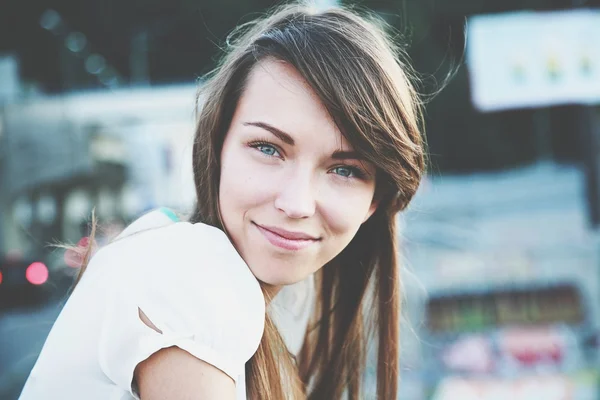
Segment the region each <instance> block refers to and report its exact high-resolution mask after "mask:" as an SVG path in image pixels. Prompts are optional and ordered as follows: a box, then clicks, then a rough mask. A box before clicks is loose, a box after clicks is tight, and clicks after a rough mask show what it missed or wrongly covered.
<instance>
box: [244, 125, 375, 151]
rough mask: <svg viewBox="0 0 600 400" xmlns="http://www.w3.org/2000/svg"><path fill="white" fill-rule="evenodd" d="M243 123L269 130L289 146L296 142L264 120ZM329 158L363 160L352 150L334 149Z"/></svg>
mask: <svg viewBox="0 0 600 400" xmlns="http://www.w3.org/2000/svg"><path fill="white" fill-rule="evenodd" d="M243 125H244V126H256V127H258V128H261V129H264V130H266V131H268V132H271V133H272V134H273V135H275V136H276V137H277V138H278V139H280V140H281V141H282V142H284V143H286V144H289V145H290V146H294V145H295V144H296V142H295V141H294V139H293V138H292V136H291V135H290V134H289V133H286V132H284V131H282V130H281V129H279V128H275V127H274V126H273V125H270V124H268V123H266V122H260V121H252V122H244V123H243ZM331 158H333V159H335V160H364V157H361V156H360V155H359V154H358V153H357V152H356V151H354V150H337V151H334V152H333V154H332V155H331Z"/></svg>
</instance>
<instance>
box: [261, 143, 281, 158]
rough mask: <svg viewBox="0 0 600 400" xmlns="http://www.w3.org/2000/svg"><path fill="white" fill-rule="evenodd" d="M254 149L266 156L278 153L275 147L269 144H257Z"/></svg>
mask: <svg viewBox="0 0 600 400" xmlns="http://www.w3.org/2000/svg"><path fill="white" fill-rule="evenodd" d="M256 149H257V150H258V151H260V152H261V153H263V154H264V155H266V156H271V157H275V156H277V155H278V154H279V152H278V151H277V149H276V148H275V147H273V146H271V145H269V144H259V145H258V146H256Z"/></svg>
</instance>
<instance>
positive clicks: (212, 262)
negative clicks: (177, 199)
mask: <svg viewBox="0 0 600 400" xmlns="http://www.w3.org/2000/svg"><path fill="white" fill-rule="evenodd" d="M92 263H100V264H103V265H98V266H96V267H95V268H96V270H98V269H101V268H103V267H104V266H108V265H110V266H111V268H110V270H111V274H112V275H113V276H112V277H111V280H109V282H110V283H109V285H110V286H111V288H110V289H109V290H108V291H107V292H106V293H107V298H106V299H105V302H106V308H105V312H104V315H102V316H100V318H102V328H101V332H100V343H99V349H98V351H99V361H100V366H101V368H102V370H103V371H104V373H105V374H106V376H107V377H108V378H109V379H110V380H111V381H113V382H114V383H115V384H117V385H118V386H119V387H121V388H123V389H125V390H128V391H129V392H130V393H131V394H132V395H134V393H133V391H132V388H131V385H132V380H133V374H134V370H135V367H136V366H137V365H138V364H139V363H140V362H141V361H143V360H145V359H147V358H148V357H149V356H150V355H152V354H153V353H155V352H156V351H158V350H160V349H163V348H167V347H171V346H177V347H179V348H181V349H183V350H185V351H187V352H188V353H190V354H191V355H193V356H194V357H197V358H198V359H201V360H203V361H205V362H207V363H209V364H211V365H214V366H215V367H217V368H218V369H220V370H222V371H223V372H225V373H226V374H227V375H229V376H230V377H231V378H233V379H234V380H237V379H238V377H239V376H240V375H241V374H243V373H244V365H245V363H246V362H247V361H248V360H249V359H250V357H252V355H253V354H254V352H255V351H256V349H257V348H258V345H259V343H260V340H261V337H262V334H263V329H264V320H265V302H264V297H263V295H262V292H261V290H260V286H259V284H258V281H257V280H256V279H255V277H254V276H253V275H252V273H251V271H250V270H249V268H248V266H247V265H246V264H245V263H244V261H243V260H242V259H241V257H240V256H239V254H238V253H237V252H236V250H235V249H234V248H233V246H232V244H231V243H230V241H229V239H228V238H227V237H226V235H225V234H224V233H223V232H222V231H220V230H218V229H216V228H213V227H209V226H207V225H204V224H190V223H187V222H178V223H175V224H172V225H171V226H168V227H165V228H160V229H157V230H150V231H147V232H143V233H141V234H138V235H133V236H132V237H128V238H125V239H122V240H118V241H116V242H115V243H112V244H110V245H108V246H106V247H105V248H104V249H102V250H100V251H99V252H98V253H97V254H96V256H94V258H93V260H92ZM90 267H92V264H91V263H90ZM139 311H142V312H143V313H144V314H145V315H146V316H147V317H148V319H149V320H150V321H151V322H152V323H153V324H154V325H155V326H156V328H158V329H159V330H160V332H161V333H159V332H157V331H155V330H153V329H151V328H149V327H148V326H147V325H146V324H144V322H142V321H141V320H140V317H139Z"/></svg>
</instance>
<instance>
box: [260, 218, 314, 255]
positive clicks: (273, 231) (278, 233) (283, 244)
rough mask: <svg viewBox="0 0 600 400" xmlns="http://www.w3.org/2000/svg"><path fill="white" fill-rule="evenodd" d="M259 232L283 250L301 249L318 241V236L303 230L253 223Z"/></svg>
mask: <svg viewBox="0 0 600 400" xmlns="http://www.w3.org/2000/svg"><path fill="white" fill-rule="evenodd" d="M254 225H255V226H256V227H257V228H258V230H259V231H260V233H262V234H263V236H264V237H265V238H266V239H267V240H268V241H269V242H270V243H271V244H272V245H274V246H276V247H279V248H281V249H285V250H292V251H297V250H302V249H304V248H307V247H309V246H310V245H312V244H314V243H316V242H318V241H319V238H318V237H316V236H313V235H310V234H307V233H304V232H293V231H288V230H285V229H281V228H277V227H273V226H266V225H258V224H256V223H255V224H254Z"/></svg>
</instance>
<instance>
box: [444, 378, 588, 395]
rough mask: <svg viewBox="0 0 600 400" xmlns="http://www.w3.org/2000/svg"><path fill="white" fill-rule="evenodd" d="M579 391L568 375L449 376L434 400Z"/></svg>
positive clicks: (556, 393) (563, 393)
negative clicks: (470, 377) (514, 377)
mask: <svg viewBox="0 0 600 400" xmlns="http://www.w3.org/2000/svg"><path fill="white" fill-rule="evenodd" d="M576 391H577V389H576V387H575V382H574V381H573V380H572V379H570V378H569V377H568V376H565V375H547V376H532V377H527V378H520V379H515V380H501V379H464V378H458V377H450V378H446V379H445V380H444V381H442V383H441V384H440V386H439V387H438V389H437V390H436V393H435V395H434V396H433V400H457V399H460V400H506V399H510V400H537V399H539V400H576V399H578V397H575V393H576ZM579 398H580V397H579Z"/></svg>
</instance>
